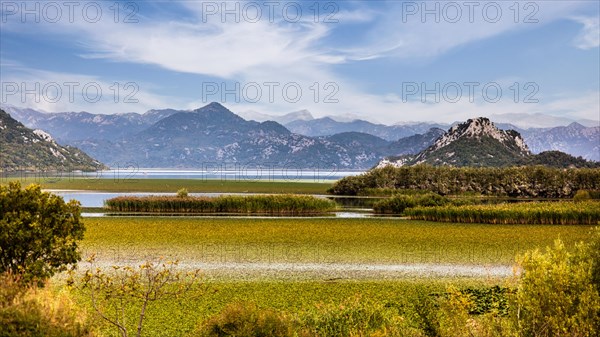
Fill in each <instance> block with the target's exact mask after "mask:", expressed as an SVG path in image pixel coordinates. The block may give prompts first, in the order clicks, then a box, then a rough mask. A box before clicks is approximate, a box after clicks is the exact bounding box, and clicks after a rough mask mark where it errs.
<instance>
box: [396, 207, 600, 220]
mask: <svg viewBox="0 0 600 337" xmlns="http://www.w3.org/2000/svg"><path fill="white" fill-rule="evenodd" d="M404 214H405V215H407V216H409V217H410V218H412V219H414V220H427V221H442V222H458V223H488V224H549V225H597V224H598V223H599V222H600V202H598V201H584V202H577V203H574V202H567V201H565V202H528V203H516V204H514V203H513V204H496V205H463V206H439V207H415V208H410V209H407V210H405V211H404Z"/></svg>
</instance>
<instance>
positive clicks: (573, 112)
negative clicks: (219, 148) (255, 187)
mask: <svg viewBox="0 0 600 337" xmlns="http://www.w3.org/2000/svg"><path fill="white" fill-rule="evenodd" d="M0 2H1V13H0V14H1V18H0V24H1V29H0V34H1V36H0V39H1V45H0V71H1V73H0V75H1V78H0V80H1V82H2V86H1V88H0V89H1V90H2V93H1V96H2V97H0V99H1V101H0V102H1V103H3V104H13V105H16V106H27V107H33V108H38V109H43V110H46V111H80V110H85V111H90V112H94V113H107V114H108V113H119V112H131V111H134V112H144V111H147V110H149V109H155V108H178V109H194V108H197V107H200V106H203V105H205V104H206V103H207V102H210V101H218V102H221V103H223V104H224V105H225V106H227V107H229V108H230V109H231V110H232V111H234V112H239V113H242V114H246V115H252V113H256V112H259V113H266V114H274V115H281V114H284V113H288V112H291V111H296V110H301V109H308V110H309V111H311V112H312V113H313V115H315V116H325V115H330V116H346V115H351V116H359V117H361V118H365V119H369V120H372V121H378V122H383V123H386V124H392V123H397V122H407V121H437V122H453V121H456V120H464V119H466V118H470V117H475V116H493V115H497V114H506V113H530V114H533V113H544V114H548V115H554V116H559V117H566V118H570V119H574V120H577V119H592V120H599V119H600V69H599V67H600V49H599V35H600V27H599V23H598V21H599V7H600V2H598V1H581V2H576V1H527V2H525V1H521V2H516V1H496V2H479V1H470V2H460V1H459V2H446V1H443V2H435V1H427V2H420V1H343V2H342V1H338V2H334V1H319V2H317V1H240V2H233V1H227V2H223V1H146V2H128V1H119V2H115V1H86V2H78V1H75V2H73V1H71V2H52V3H49V2H35V1H27V2H23V1H4V0H2V1H0ZM224 13H227V14H224ZM38 21H39V22H38ZM84 89H85V90H84ZM98 89H100V90H101V91H102V94H101V95H100V94H99V91H98ZM24 90H28V91H27V93H26V94H23V91H24ZM59 92H60V93H61V95H60V97H59V96H58V93H59ZM259 92H260V93H261V95H260V96H259V95H258V93H259ZM500 94H501V95H500Z"/></svg>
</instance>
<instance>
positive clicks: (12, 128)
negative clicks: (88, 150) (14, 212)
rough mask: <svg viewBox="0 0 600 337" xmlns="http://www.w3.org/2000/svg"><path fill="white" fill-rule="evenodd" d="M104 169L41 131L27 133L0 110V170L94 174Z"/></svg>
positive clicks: (99, 164) (27, 131)
mask: <svg viewBox="0 0 600 337" xmlns="http://www.w3.org/2000/svg"><path fill="white" fill-rule="evenodd" d="M102 168H104V165H103V164H102V163H100V162H99V161H97V160H94V159H93V158H91V157H89V156H88V155H87V154H85V153H83V152H82V151H80V150H79V149H77V148H74V147H70V146H66V147H63V146H61V145H59V144H57V143H56V141H54V139H53V138H52V136H50V135H49V134H48V133H46V132H44V131H42V130H31V129H29V128H27V127H25V126H24V125H23V124H21V123H20V122H18V121H16V120H15V119H13V118H12V117H11V116H10V115H9V114H8V113H6V112H5V111H4V110H1V109H0V170H1V171H14V170H36V171H48V170H58V171H72V170H83V171H95V170H98V169H102Z"/></svg>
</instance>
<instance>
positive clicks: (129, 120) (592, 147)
mask: <svg viewBox="0 0 600 337" xmlns="http://www.w3.org/2000/svg"><path fill="white" fill-rule="evenodd" d="M4 108H5V109H6V110H7V111H8V112H9V113H10V114H11V115H12V116H13V117H14V118H15V119H17V120H19V121H21V122H22V123H23V124H25V125H26V126H28V127H30V128H33V129H42V130H44V131H46V132H48V133H49V134H51V135H52V136H53V137H54V138H55V139H56V140H57V141H58V142H59V143H61V144H67V145H71V146H76V147H78V148H80V149H82V150H83V151H85V152H86V153H88V154H90V155H91V156H93V157H95V158H97V159H98V160H100V161H102V162H104V163H106V164H109V165H115V164H119V163H121V164H123V163H129V164H131V163H134V164H135V165H138V166H139V167H202V166H203V165H211V166H214V164H216V163H221V164H234V163H235V164H241V165H246V164H251V165H269V166H279V167H286V165H287V166H290V165H293V166H295V167H302V168H310V167H313V168H317V167H324V166H327V167H328V168H332V167H336V168H339V169H367V168H370V167H372V166H373V165H376V164H377V163H378V162H379V161H380V160H381V158H384V157H388V158H390V159H391V160H392V161H393V160H396V159H397V157H398V156H406V155H417V154H419V153H420V152H421V151H423V150H425V149H427V148H428V147H430V146H432V145H433V144H434V143H435V142H436V141H437V140H438V139H439V138H440V137H442V136H443V135H444V134H445V132H444V129H448V128H456V127H457V126H458V125H459V123H455V124H453V125H452V126H451V125H445V124H436V123H412V124H403V125H383V124H375V123H371V122H368V121H364V120H352V121H338V120H334V119H333V118H330V117H324V118H314V117H313V116H312V114H311V113H310V112H309V111H306V110H300V111H296V112H292V113H289V114H286V115H283V116H279V117H276V118H275V116H270V115H266V114H261V113H258V112H245V113H243V115H244V116H245V117H246V119H244V118H242V117H240V116H239V115H236V114H234V113H233V112H231V111H229V110H228V109H227V108H225V107H224V106H222V105H220V104H218V103H211V104H209V105H207V106H205V107H202V108H199V109H196V110H192V111H190V110H175V109H163V110H150V111H148V112H146V113H144V114H137V113H124V114H116V115H102V114H91V113H88V112H60V113H46V112H41V111H37V110H32V109H22V108H17V107H14V106H4ZM271 117H273V118H271ZM270 119H277V120H278V121H279V122H276V121H271V120H270ZM256 120H262V122H259V121H256ZM490 123H491V121H490ZM496 126H497V127H498V128H499V129H503V130H507V131H506V132H507V133H506V134H507V135H513V134H512V132H514V131H508V130H516V132H517V133H519V134H520V135H521V136H522V138H521V139H520V141H522V142H523V143H525V144H527V145H529V146H528V151H531V152H532V153H541V152H545V151H552V150H556V151H563V152H566V153H569V154H572V155H574V156H581V157H583V158H585V159H590V160H596V161H600V126H595V127H586V126H583V125H581V124H578V123H571V124H570V125H567V126H560V127H554V128H529V129H523V128H520V127H518V126H515V125H513V124H507V123H498V124H496ZM457 130H458V129H457ZM521 136H519V137H521ZM476 145H479V146H482V144H476ZM448 149H451V148H448ZM450 152H451V151H450ZM450 152H447V154H448V153H450ZM496 158H497V161H498V162H500V161H503V160H504V159H503V158H504V157H503V156H496ZM552 158H554V159H556V157H555V156H554V157H552ZM457 160H458V159H457ZM425 162H427V161H425ZM467 162H468V161H467ZM456 163H457V164H459V161H457V162H456Z"/></svg>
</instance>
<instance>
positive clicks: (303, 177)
mask: <svg viewBox="0 0 600 337" xmlns="http://www.w3.org/2000/svg"><path fill="white" fill-rule="evenodd" d="M363 172H364V171H338V170H337V169H335V168H334V169H326V168H323V169H302V168H296V167H288V168H269V167H266V168H257V166H256V165H254V166H246V167H244V166H241V165H239V166H236V167H233V166H231V167H229V166H226V167H224V166H219V167H214V168H210V167H206V168H204V169H182V170H179V169H148V168H138V167H135V166H134V165H131V166H124V167H117V168H112V169H110V170H105V171H97V172H68V173H64V172H56V171H49V172H27V171H19V172H11V173H8V174H7V173H3V174H2V177H3V178H7V179H8V178H11V177H12V178H37V179H40V180H41V181H56V180H60V179H67V178H88V179H116V180H120V179H123V180H125V179H217V180H226V181H289V182H295V181H304V182H327V181H332V180H338V179H341V178H343V177H347V176H353V175H358V174H361V173H363Z"/></svg>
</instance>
